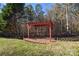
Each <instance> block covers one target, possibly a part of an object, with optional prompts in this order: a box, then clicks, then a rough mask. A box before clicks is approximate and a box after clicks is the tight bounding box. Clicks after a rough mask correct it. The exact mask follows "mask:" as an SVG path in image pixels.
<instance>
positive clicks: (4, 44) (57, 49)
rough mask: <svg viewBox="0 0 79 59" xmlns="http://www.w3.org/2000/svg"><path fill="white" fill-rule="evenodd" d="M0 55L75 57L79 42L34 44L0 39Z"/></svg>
mask: <svg viewBox="0 0 79 59" xmlns="http://www.w3.org/2000/svg"><path fill="white" fill-rule="evenodd" d="M0 55H3V56H4V55H5V56H25V55H26V56H50V55H51V56H77V55H79V41H56V42H53V43H51V44H36V43H31V42H26V41H23V40H18V39H8V38H0Z"/></svg>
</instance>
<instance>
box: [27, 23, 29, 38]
mask: <svg viewBox="0 0 79 59" xmlns="http://www.w3.org/2000/svg"><path fill="white" fill-rule="evenodd" d="M27 30H28V31H27V32H28V38H29V24H27Z"/></svg>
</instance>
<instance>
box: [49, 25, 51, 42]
mask: <svg viewBox="0 0 79 59" xmlns="http://www.w3.org/2000/svg"><path fill="white" fill-rule="evenodd" d="M49 39H50V41H51V25H50V26H49Z"/></svg>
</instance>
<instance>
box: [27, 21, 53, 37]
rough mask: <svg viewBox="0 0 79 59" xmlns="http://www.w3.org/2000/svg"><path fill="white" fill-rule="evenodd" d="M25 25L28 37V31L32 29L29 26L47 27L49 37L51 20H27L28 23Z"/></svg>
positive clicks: (51, 25)
mask: <svg viewBox="0 0 79 59" xmlns="http://www.w3.org/2000/svg"><path fill="white" fill-rule="evenodd" d="M26 27H27V35H28V38H30V34H29V33H30V30H32V29H31V28H33V27H47V28H48V35H49V38H50V39H51V34H52V28H53V22H52V21H51V20H49V21H45V22H28V23H26Z"/></svg>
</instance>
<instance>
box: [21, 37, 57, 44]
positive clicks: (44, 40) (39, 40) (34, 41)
mask: <svg viewBox="0 0 79 59" xmlns="http://www.w3.org/2000/svg"><path fill="white" fill-rule="evenodd" d="M23 40H25V41H28V42H33V43H40V44H49V43H51V42H55V41H56V40H55V39H54V38H51V41H50V38H42V39H38V38H35V39H34V38H24V39H23Z"/></svg>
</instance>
